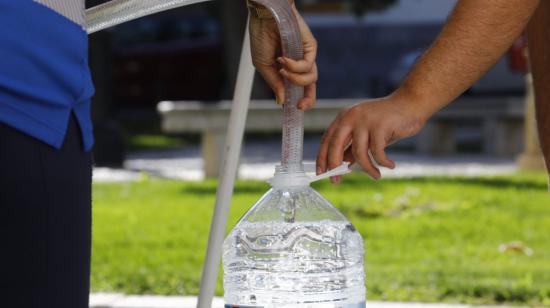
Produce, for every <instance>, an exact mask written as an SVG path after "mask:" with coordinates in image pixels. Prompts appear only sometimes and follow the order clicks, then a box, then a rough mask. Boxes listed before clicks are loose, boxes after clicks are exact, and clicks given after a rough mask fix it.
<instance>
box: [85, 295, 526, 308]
mask: <svg viewBox="0 0 550 308" xmlns="http://www.w3.org/2000/svg"><path fill="white" fill-rule="evenodd" d="M196 305H197V298H196V297H194V296H156V295H144V296H137V295H122V294H112V293H94V294H91V296H90V308H195V307H196ZM223 307H224V303H223V299H222V298H220V297H216V298H215V299H214V302H213V303H212V308H223ZM367 307H369V308H423V307H426V308H506V306H472V305H462V304H443V303H398V302H377V301H368V302H367ZM514 308H520V307H514Z"/></svg>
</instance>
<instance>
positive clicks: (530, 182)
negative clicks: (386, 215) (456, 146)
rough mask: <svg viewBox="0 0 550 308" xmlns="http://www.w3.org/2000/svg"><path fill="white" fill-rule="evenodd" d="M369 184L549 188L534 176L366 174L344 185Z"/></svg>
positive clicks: (325, 183)
mask: <svg viewBox="0 0 550 308" xmlns="http://www.w3.org/2000/svg"><path fill="white" fill-rule="evenodd" d="M366 184H368V185H369V187H371V188H376V187H378V188H382V187H384V186H391V185H392V184H451V185H461V186H462V185H466V186H479V187H487V188H499V189H503V188H516V189H532V190H545V191H546V190H547V189H548V186H547V184H546V182H545V181H539V180H537V179H533V178H526V177H525V178H524V177H445V176H438V177H411V178H398V179H396V178H393V179H382V180H380V181H374V180H371V179H369V178H367V177H366V176H352V177H349V178H345V179H344V182H343V184H341V185H343V187H346V186H347V187H350V186H357V187H363V186H364V185H366ZM315 187H316V188H318V189H324V188H330V187H333V186H332V184H330V183H329V182H321V183H318V184H316V185H315Z"/></svg>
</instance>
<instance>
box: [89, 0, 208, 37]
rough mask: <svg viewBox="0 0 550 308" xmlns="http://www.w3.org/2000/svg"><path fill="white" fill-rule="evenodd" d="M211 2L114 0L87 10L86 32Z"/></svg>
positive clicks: (188, 0)
mask: <svg viewBox="0 0 550 308" xmlns="http://www.w3.org/2000/svg"><path fill="white" fill-rule="evenodd" d="M206 1H209V0H113V1H109V2H107V3H104V4H101V5H98V6H95V7H93V8H90V9H87V10H86V30H87V32H88V33H90V34H91V33H94V32H97V31H101V30H103V29H107V28H110V27H114V26H116V25H119V24H122V23H125V22H127V21H130V20H134V19H137V18H140V17H144V16H147V15H151V14H155V13H159V12H162V11H167V10H171V9H175V8H178V7H181V6H186V5H190V4H194V3H199V2H206Z"/></svg>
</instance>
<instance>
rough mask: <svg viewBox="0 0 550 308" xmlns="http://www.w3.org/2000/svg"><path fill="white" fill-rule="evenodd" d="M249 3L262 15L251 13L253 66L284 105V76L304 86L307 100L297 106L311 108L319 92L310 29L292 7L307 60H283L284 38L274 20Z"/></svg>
mask: <svg viewBox="0 0 550 308" xmlns="http://www.w3.org/2000/svg"><path fill="white" fill-rule="evenodd" d="M290 1H292V0H290ZM292 3H293V1H292ZM250 4H251V5H252V6H253V7H259V8H260V10H262V14H261V16H259V15H258V14H256V13H255V12H251V14H250V45H251V48H252V61H253V63H254V66H255V67H256V69H257V70H258V72H259V73H260V74H261V75H262V77H263V78H264V80H265V81H266V82H267V84H268V85H269V87H270V88H271V89H272V90H273V92H275V96H276V98H277V103H278V104H283V103H284V102H285V86H284V81H283V77H286V78H288V79H289V81H290V82H292V83H294V84H297V85H300V86H304V87H305V89H304V90H305V91H304V98H303V99H302V100H300V102H298V107H299V108H300V109H303V110H304V109H308V108H311V107H312V106H313V105H314V104H315V100H316V93H317V91H316V82H317V64H316V63H315V59H316V56H317V41H316V40H315V38H314V37H313V34H312V33H311V30H310V29H309V27H308V26H307V24H306V23H305V21H304V19H303V18H302V16H301V15H300V13H299V12H298V10H296V7H295V5H294V4H292V9H293V11H294V14H295V15H296V18H297V20H298V24H299V27H300V34H301V36H302V41H303V49H304V59H303V60H299V61H294V60H292V59H289V58H284V57H282V54H281V38H280V36H279V30H278V28H277V23H276V21H275V19H274V18H270V17H271V16H268V15H269V13H265V11H264V10H265V8H263V7H261V6H260V5H259V4H254V3H253V2H250Z"/></svg>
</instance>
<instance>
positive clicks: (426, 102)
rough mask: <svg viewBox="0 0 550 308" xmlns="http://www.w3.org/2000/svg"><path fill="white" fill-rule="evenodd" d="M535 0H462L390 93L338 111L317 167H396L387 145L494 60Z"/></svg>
mask: <svg viewBox="0 0 550 308" xmlns="http://www.w3.org/2000/svg"><path fill="white" fill-rule="evenodd" d="M539 2H540V0H483V1H479V0H460V1H459V2H458V3H457V5H456V7H455V9H454V10H453V12H452V14H451V15H450V17H449V20H448V21H447V23H446V25H445V26H444V28H443V30H442V31H441V33H440V34H439V36H438V37H437V39H436V40H435V42H434V43H433V45H432V46H431V47H430V48H429V49H428V50H427V52H426V53H425V54H424V55H423V56H422V57H421V58H420V60H419V61H418V63H417V64H416V65H415V67H414V68H413V70H412V71H411V72H410V73H409V75H408V76H407V77H406V79H405V81H404V82H403V83H402V85H401V86H400V87H399V88H398V89H397V90H396V91H395V92H394V93H393V94H391V95H390V96H388V97H385V98H382V99H379V100H375V101H367V102H364V103H362V104H358V105H356V106H353V107H351V108H349V109H347V110H345V111H343V112H341V113H340V115H339V116H338V117H337V118H336V120H335V121H334V122H333V123H332V124H331V125H330V127H329V128H328V130H327V132H326V133H325V135H324V136H323V139H322V142H321V146H320V149H319V153H318V157H317V166H318V170H317V171H318V172H324V171H326V170H327V168H328V169H332V168H335V167H337V166H339V165H340V164H341V162H342V160H344V159H346V160H351V161H356V162H357V163H359V164H360V165H361V167H362V168H363V169H364V170H365V171H366V172H367V173H369V174H370V175H371V176H372V177H373V178H375V179H378V178H380V171H379V170H378V168H377V167H376V165H375V164H374V162H376V163H377V164H378V165H381V166H384V167H387V168H394V167H395V164H394V163H393V162H392V161H391V160H390V159H388V157H387V156H386V154H385V151H384V149H385V147H386V146H388V145H389V144H391V143H392V142H395V141H397V140H399V139H401V138H405V137H408V136H411V135H414V134H416V133H417V132H418V131H419V130H420V128H421V127H422V126H423V124H424V123H425V121H426V120H427V119H428V118H429V117H430V116H431V115H432V114H433V113H435V112H436V111H438V110H439V109H441V108H442V107H444V106H445V105H447V104H449V103H450V102H451V101H452V100H454V99H455V98H456V97H457V96H459V95H460V94H461V93H463V92H464V91H465V90H466V89H467V88H468V87H470V86H471V85H472V84H473V83H474V82H475V81H476V80H478V79H479V78H480V77H481V76H482V75H483V74H484V73H485V72H486V71H487V70H488V69H489V68H490V67H491V66H492V65H494V64H495V63H496V62H497V61H498V59H499V58H500V57H501V56H502V55H503V54H504V53H505V51H506V50H507V49H508V48H509V46H510V45H511V44H512V42H513V41H514V39H515V38H516V37H517V36H518V35H519V34H520V33H521V31H522V30H523V29H524V28H525V26H526V24H527V22H528V21H529V19H530V17H531V16H532V14H533V12H534V11H535V9H536V8H537V6H538V4H539ZM369 152H370V153H371V154H372V158H373V159H372V160H371V158H370V157H369V154H368V153H369ZM339 180H340V178H334V179H333V181H334V182H339Z"/></svg>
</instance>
